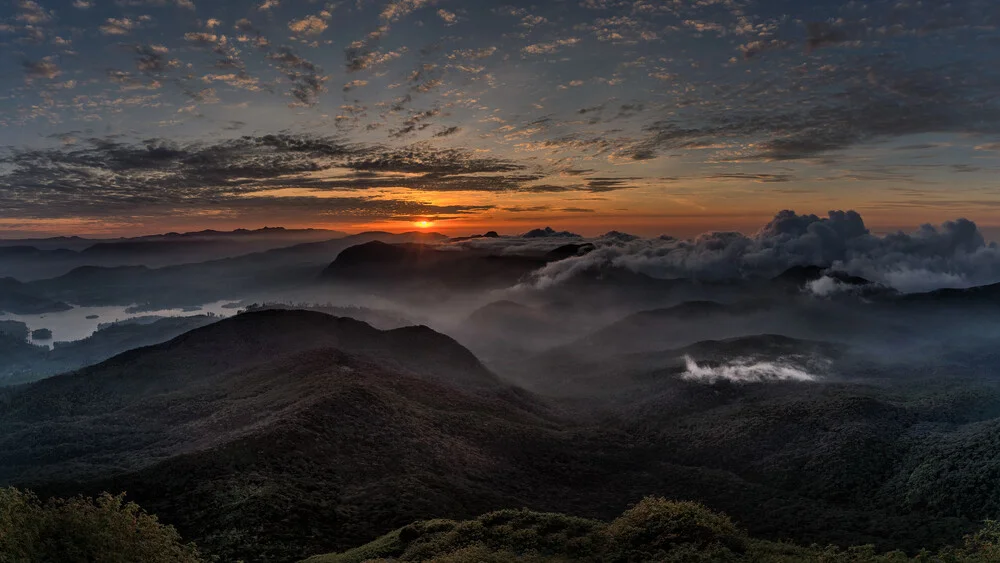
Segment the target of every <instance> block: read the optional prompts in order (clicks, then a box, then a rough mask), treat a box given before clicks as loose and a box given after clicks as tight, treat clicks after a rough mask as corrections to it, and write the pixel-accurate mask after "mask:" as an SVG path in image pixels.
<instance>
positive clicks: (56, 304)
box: [0, 278, 72, 315]
mask: <svg viewBox="0 0 1000 563" xmlns="http://www.w3.org/2000/svg"><path fill="white" fill-rule="evenodd" d="M69 309H72V307H70V306H69V305H67V304H66V303H63V302H61V301H55V300H52V299H49V298H47V297H45V296H44V295H40V294H39V293H38V292H37V291H35V290H33V289H32V288H30V287H28V286H26V285H25V284H23V283H21V282H19V281H17V280H16V279H14V278H0V313H3V312H9V313H14V314H16V315H34V314H40V313H56V312H59V311H67V310H69Z"/></svg>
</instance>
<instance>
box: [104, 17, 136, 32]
mask: <svg viewBox="0 0 1000 563" xmlns="http://www.w3.org/2000/svg"><path fill="white" fill-rule="evenodd" d="M138 25H139V22H138V21H136V20H133V19H129V18H108V19H107V20H106V21H105V22H104V24H102V25H101V26H100V28H99V29H100V30H101V33H103V34H104V35H128V34H129V33H132V30H133V29H135V28H136V27H138Z"/></svg>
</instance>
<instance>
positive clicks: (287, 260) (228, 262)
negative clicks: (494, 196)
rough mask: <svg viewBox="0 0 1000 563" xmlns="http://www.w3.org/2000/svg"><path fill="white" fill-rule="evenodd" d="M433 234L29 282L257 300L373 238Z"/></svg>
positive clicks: (131, 299)
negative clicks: (347, 249)
mask: <svg viewBox="0 0 1000 563" xmlns="http://www.w3.org/2000/svg"><path fill="white" fill-rule="evenodd" d="M441 237H442V235H435V234H433V233H403V234H398V235H397V234H391V233H381V232H371V233H361V234H358V235H351V236H349V237H344V238H340V239H333V240H327V241H321V242H309V243H302V244H296V245H293V246H289V247H285V248H278V249H273V250H268V251H265V252H255V253H251V254H245V255H242V256H238V257H234V258H226V259H220V260H210V261H206V262H198V263H191V264H180V265H174V266H166V267H159V268H149V267H146V266H142V265H138V266H120V267H106V266H82V267H79V268H76V269H73V270H72V271H70V272H68V273H66V274H64V275H62V276H59V277H55V278H51V279H44V280H36V281H33V282H30V283H28V284H25V286H26V287H27V288H29V289H30V290H31V291H33V292H34V293H36V294H38V295H43V296H46V297H49V298H51V299H59V300H64V301H67V302H71V303H75V304H78V305H131V304H133V303H136V304H139V305H144V306H148V307H151V308H172V307H183V306H191V305H202V304H204V303H210V302H214V301H220V300H224V299H230V300H239V299H244V298H246V299H258V298H259V296H260V295H261V294H265V295H266V294H272V293H274V292H279V291H290V290H297V289H302V288H309V287H312V286H313V285H315V284H316V283H317V282H318V278H319V275H320V273H321V272H322V271H323V269H324V268H325V267H326V266H327V265H328V264H329V263H330V260H332V259H334V258H336V257H337V255H338V254H339V253H340V252H341V251H343V250H344V249H346V248H350V247H352V246H355V245H357V244H361V243H364V242H370V241H372V240H387V241H392V242H410V241H414V240H421V241H425V240H438V239H440V238H441Z"/></svg>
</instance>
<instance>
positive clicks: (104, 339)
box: [0, 315, 218, 386]
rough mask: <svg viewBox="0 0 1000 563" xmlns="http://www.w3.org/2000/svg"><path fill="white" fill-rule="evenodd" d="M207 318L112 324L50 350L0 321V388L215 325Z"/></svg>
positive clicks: (25, 331)
mask: <svg viewBox="0 0 1000 563" xmlns="http://www.w3.org/2000/svg"><path fill="white" fill-rule="evenodd" d="M217 320H218V319H217V318H215V317H210V316H207V315H193V316H186V317H167V318H163V319H159V320H155V321H153V322H148V323H138V322H121V323H114V324H112V325H110V326H106V327H103V328H101V329H100V330H97V331H96V332H94V334H92V335H91V336H89V337H87V338H84V339H83V340H78V341H75V342H55V343H54V347H53V348H52V349H51V350H50V349H48V348H45V347H40V346H35V345H32V344H30V343H28V342H26V339H27V327H26V326H24V325H23V324H22V323H17V324H21V326H22V327H24V331H23V332H21V331H17V332H11V333H9V334H4V330H3V321H0V348H2V349H3V350H4V353H2V354H0V386H4V385H15V384H19V383H26V382H29V381H36V380H38V379H42V378H43V377H48V376H51V375H55V374H58V373H63V372H67V371H71V370H75V369H79V368H82V367H84V366H89V365H92V364H95V363H98V362H101V361H104V360H106V359H108V358H110V357H112V356H115V355H117V354H120V353H122V352H126V351H128V350H132V349H134V348H139V347H142V346H149V345H152V344H158V343H160V342H165V341H167V340H170V339H171V338H174V337H176V336H178V335H180V334H183V333H185V332H188V331H189V330H193V329H195V328H198V327H201V326H205V325H207V324H210V323H213V322H216V321H217Z"/></svg>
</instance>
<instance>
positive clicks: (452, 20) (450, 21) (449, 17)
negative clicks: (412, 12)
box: [437, 8, 458, 25]
mask: <svg viewBox="0 0 1000 563" xmlns="http://www.w3.org/2000/svg"><path fill="white" fill-rule="evenodd" d="M437 15H438V17H439V18H441V20H442V21H444V23H445V24H447V25H455V24H456V23H458V15H457V14H456V13H455V12H449V11H448V10H445V9H444V8H442V9H440V10H438V11H437Z"/></svg>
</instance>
